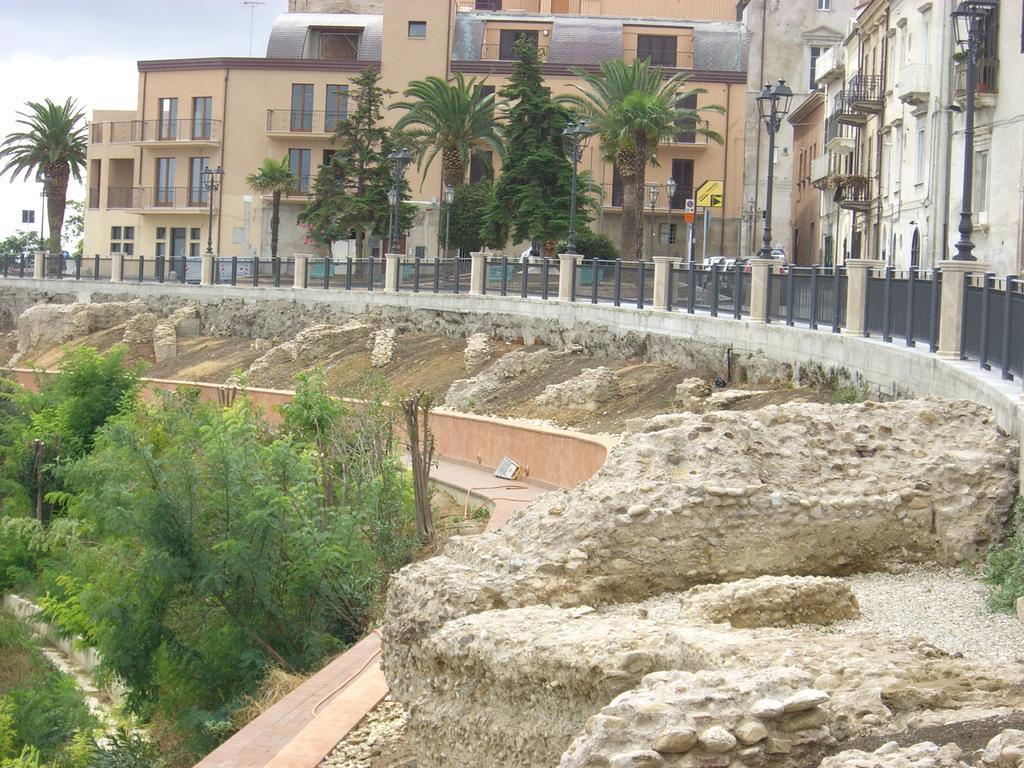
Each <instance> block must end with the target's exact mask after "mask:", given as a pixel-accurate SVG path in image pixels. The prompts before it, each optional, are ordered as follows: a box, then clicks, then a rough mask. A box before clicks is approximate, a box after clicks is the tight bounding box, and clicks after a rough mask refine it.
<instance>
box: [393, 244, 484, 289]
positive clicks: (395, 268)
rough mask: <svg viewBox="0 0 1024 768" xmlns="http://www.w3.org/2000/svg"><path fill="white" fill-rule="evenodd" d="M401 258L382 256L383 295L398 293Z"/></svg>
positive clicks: (399, 256)
mask: <svg viewBox="0 0 1024 768" xmlns="http://www.w3.org/2000/svg"><path fill="white" fill-rule="evenodd" d="M401 258H402V255H401V254H400V253H385V254H384V293H398V270H399V268H400V266H401V263H400V259H401ZM470 282H472V280H471V281H470Z"/></svg>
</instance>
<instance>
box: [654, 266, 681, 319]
mask: <svg viewBox="0 0 1024 768" xmlns="http://www.w3.org/2000/svg"><path fill="white" fill-rule="evenodd" d="M678 261H679V260H678V259H673V258H671V257H669V256H655V257H654V303H653V304H652V307H653V308H654V309H668V305H669V294H670V293H671V291H672V281H671V280H670V279H669V274H670V272H671V270H672V265H673V264H674V263H676V262H678Z"/></svg>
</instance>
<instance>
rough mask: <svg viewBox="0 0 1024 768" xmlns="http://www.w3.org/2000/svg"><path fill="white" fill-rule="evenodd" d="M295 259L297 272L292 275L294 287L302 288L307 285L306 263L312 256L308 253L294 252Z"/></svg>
mask: <svg viewBox="0 0 1024 768" xmlns="http://www.w3.org/2000/svg"><path fill="white" fill-rule="evenodd" d="M293 255H294V259H295V273H294V274H293V275H292V288H298V289H300V290H301V289H302V288H305V287H306V264H307V263H308V262H309V259H310V258H311V254H308V253H296V254H293Z"/></svg>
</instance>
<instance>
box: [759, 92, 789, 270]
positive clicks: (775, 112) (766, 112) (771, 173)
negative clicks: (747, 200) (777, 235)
mask: <svg viewBox="0 0 1024 768" xmlns="http://www.w3.org/2000/svg"><path fill="white" fill-rule="evenodd" d="M792 101H793V89H792V88H790V87H789V86H788V85H786V81H785V80H779V83H778V85H775V86H773V85H771V84H769V83H766V84H765V86H764V90H762V91H761V95H760V96H758V97H757V114H758V116H759V117H760V118H761V121H762V122H763V123H764V127H765V129H766V130H767V131H768V190H767V192H766V193H765V198H764V237H763V238H762V245H761V250H760V252H759V253H758V256H760V257H761V258H763V259H769V258H771V255H772V187H773V185H774V184H775V134H776V133H778V132H779V129H780V128H782V118H784V117H785V116H786V115H787V114H788V113H789V105H790V103H791V102H792Z"/></svg>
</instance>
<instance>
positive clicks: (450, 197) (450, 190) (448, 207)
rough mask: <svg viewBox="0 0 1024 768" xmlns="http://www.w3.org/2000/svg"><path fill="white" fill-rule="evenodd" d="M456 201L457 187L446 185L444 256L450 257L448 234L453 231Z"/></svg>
mask: <svg viewBox="0 0 1024 768" xmlns="http://www.w3.org/2000/svg"><path fill="white" fill-rule="evenodd" d="M454 202H455V187H453V186H452V185H451V184H446V185H445V187H444V257H445V258H446V259H447V258H448V236H449V235H450V234H451V231H452V203H454Z"/></svg>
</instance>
